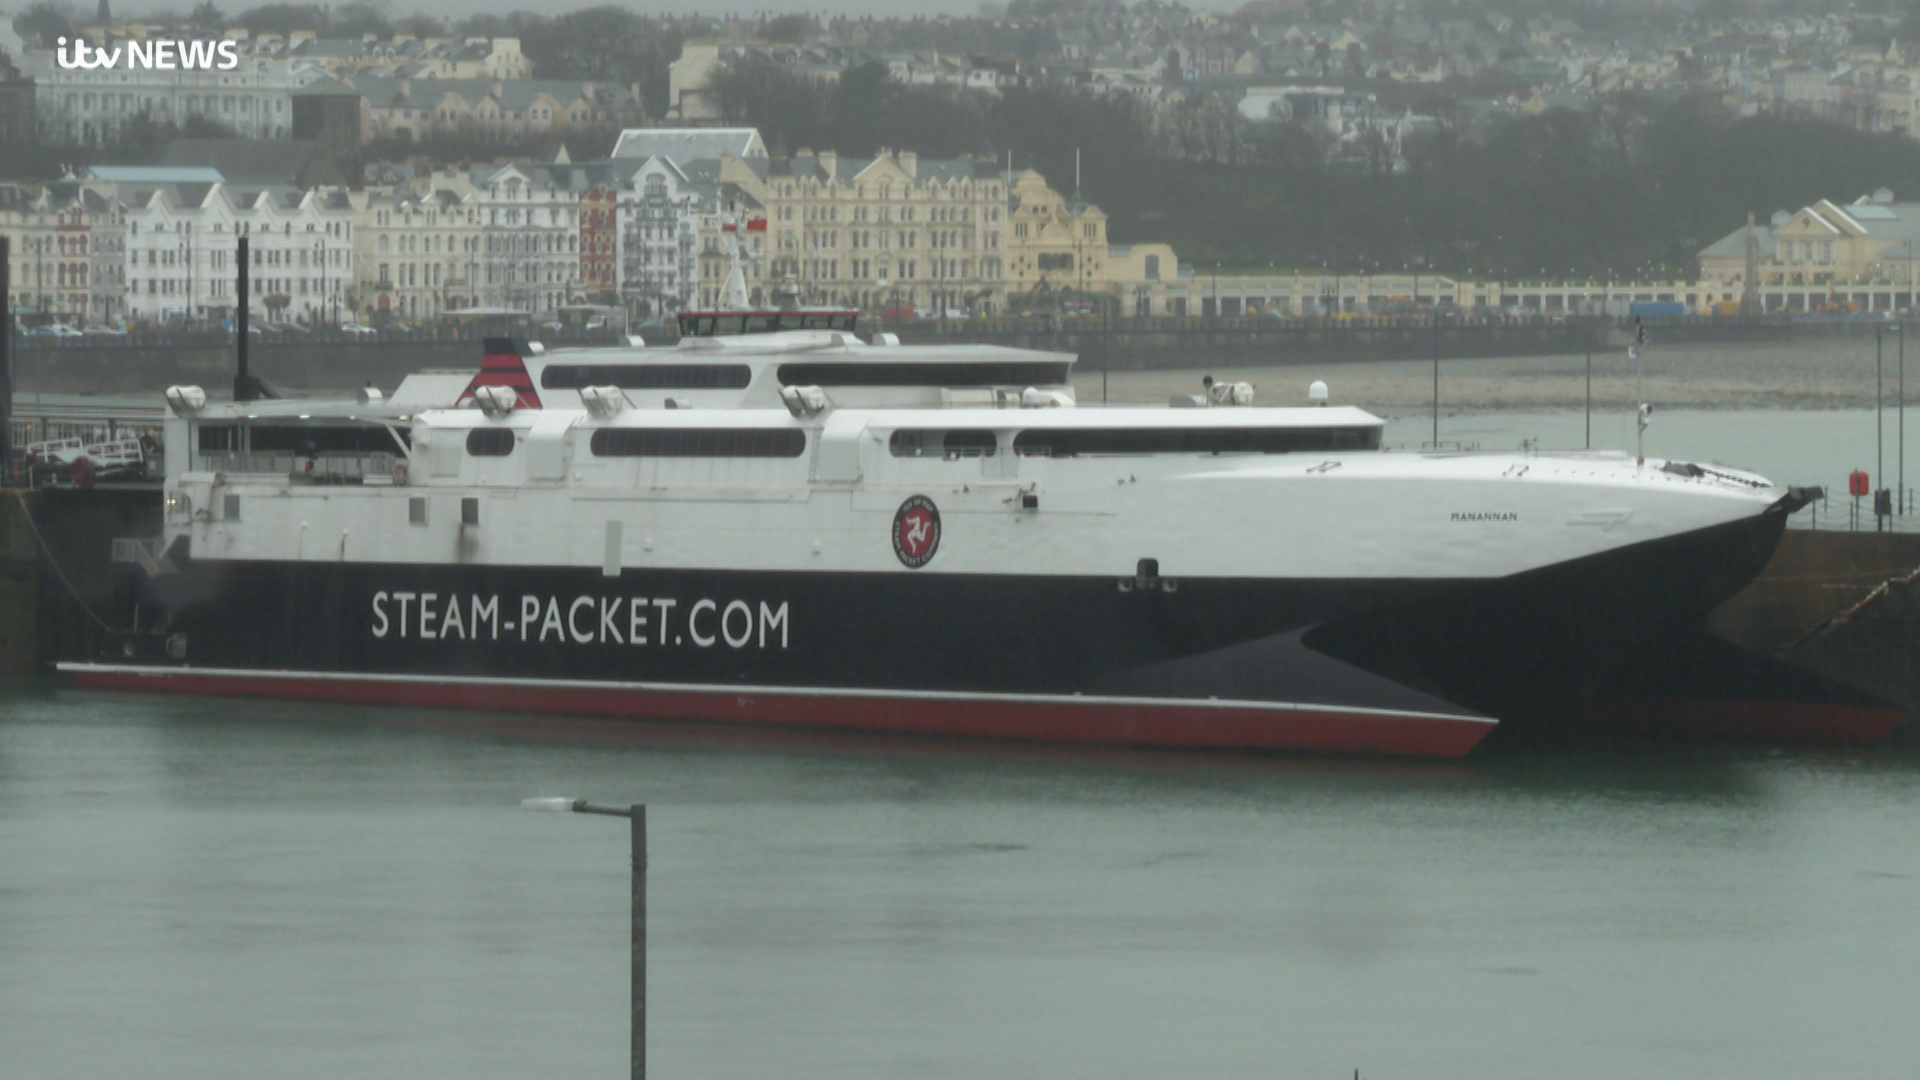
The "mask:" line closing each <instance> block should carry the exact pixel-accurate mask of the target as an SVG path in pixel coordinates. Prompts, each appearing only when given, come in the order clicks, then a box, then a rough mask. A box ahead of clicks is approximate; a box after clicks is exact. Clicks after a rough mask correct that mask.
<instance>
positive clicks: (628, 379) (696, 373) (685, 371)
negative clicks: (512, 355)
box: [540, 364, 753, 390]
mask: <svg viewBox="0 0 1920 1080" xmlns="http://www.w3.org/2000/svg"><path fill="white" fill-rule="evenodd" d="M752 381H753V369H752V368H750V367H748V366H747V365H745V364H553V365H549V366H548V367H547V369H546V370H544V371H542V372H541V373H540V387H541V389H544V390H578V389H580V388H581V387H584V386H617V387H619V388H620V389H622V390H739V389H741V388H743V387H745V386H746V385H747V384H748V383H749V382H752Z"/></svg>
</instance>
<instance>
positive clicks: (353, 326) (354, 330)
mask: <svg viewBox="0 0 1920 1080" xmlns="http://www.w3.org/2000/svg"><path fill="white" fill-rule="evenodd" d="M340 332H341V333H342V334H345V335H346V336H347V337H350V338H373V337H379V336H380V331H378V330H375V329H374V328H373V327H371V326H361V325H360V324H359V323H343V324H342V325H341V327H340Z"/></svg>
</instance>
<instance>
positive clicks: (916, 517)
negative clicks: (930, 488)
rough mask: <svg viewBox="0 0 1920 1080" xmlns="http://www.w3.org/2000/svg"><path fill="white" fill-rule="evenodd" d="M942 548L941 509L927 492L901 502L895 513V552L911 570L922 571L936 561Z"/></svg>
mask: <svg viewBox="0 0 1920 1080" xmlns="http://www.w3.org/2000/svg"><path fill="white" fill-rule="evenodd" d="M938 550H940V510H939V508H937V507H935V506H934V505H933V500H932V499H929V498H927V497H926V496H925V495H915V496H914V497H913V498H911V499H908V500H907V501H906V502H903V503H901V504H900V509H899V511H898V512H896V513H895V514H894V515H893V553H894V554H895V555H898V556H899V557H900V561H901V562H902V563H904V564H905V565H906V567H907V568H908V569H909V570H918V569H920V568H921V567H923V566H925V565H927V564H928V563H929V562H932V561H933V553H934V552H936V551H938Z"/></svg>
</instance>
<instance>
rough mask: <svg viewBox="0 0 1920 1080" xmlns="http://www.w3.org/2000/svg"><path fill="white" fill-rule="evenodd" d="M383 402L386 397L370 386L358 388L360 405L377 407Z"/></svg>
mask: <svg viewBox="0 0 1920 1080" xmlns="http://www.w3.org/2000/svg"><path fill="white" fill-rule="evenodd" d="M385 400H386V395H384V394H382V393H381V392H380V391H378V390H376V389H374V388H373V387H371V386H363V387H361V388H360V404H362V405H377V404H379V403H380V402H382V401H385Z"/></svg>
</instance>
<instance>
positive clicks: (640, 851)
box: [520, 798, 647, 1080]
mask: <svg viewBox="0 0 1920 1080" xmlns="http://www.w3.org/2000/svg"><path fill="white" fill-rule="evenodd" d="M520 808H521V809H522V810H545V811H549V812H552V813H559V814H566V813H573V814H604V815H606V816H608V817H623V818H626V819H628V820H629V821H631V822H632V823H633V970H632V972H631V977H632V981H633V1001H632V1004H633V1023H632V1028H631V1031H630V1036H631V1042H632V1047H631V1055H630V1058H631V1060H630V1067H631V1069H632V1076H633V1080H646V1075H647V807H646V804H644V803H635V804H633V805H632V806H629V807H627V808H625V809H621V808H619V807H614V806H595V805H594V804H592V803H590V802H588V801H586V800H585V799H551V798H548V799H526V800H523V801H522V802H521V803H520Z"/></svg>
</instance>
